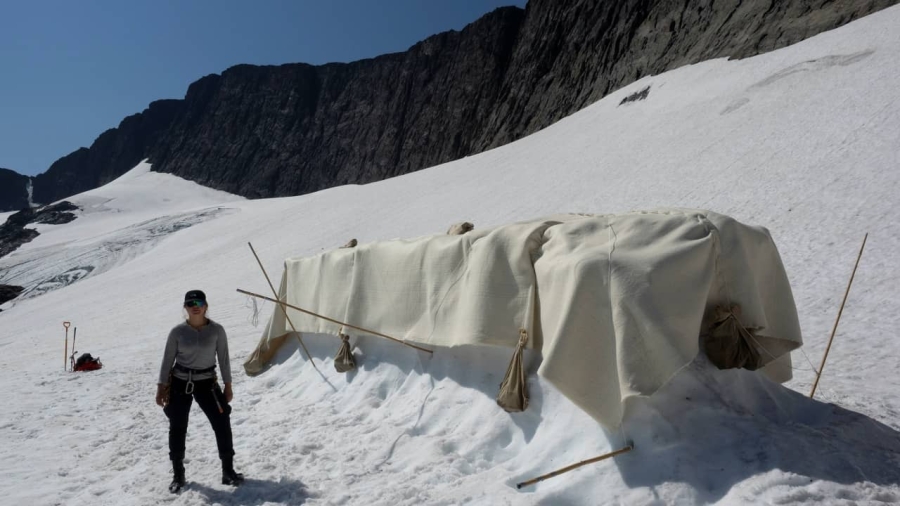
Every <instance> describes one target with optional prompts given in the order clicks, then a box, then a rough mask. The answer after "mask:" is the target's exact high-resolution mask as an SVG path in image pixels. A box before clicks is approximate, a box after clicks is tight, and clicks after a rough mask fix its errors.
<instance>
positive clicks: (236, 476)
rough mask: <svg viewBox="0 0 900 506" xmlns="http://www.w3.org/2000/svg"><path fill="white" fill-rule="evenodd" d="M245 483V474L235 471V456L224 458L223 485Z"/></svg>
mask: <svg viewBox="0 0 900 506" xmlns="http://www.w3.org/2000/svg"><path fill="white" fill-rule="evenodd" d="M241 483H244V475H243V474H241V473H237V472H235V471H234V457H225V458H223V459H222V485H234V486H238V485H240V484H241Z"/></svg>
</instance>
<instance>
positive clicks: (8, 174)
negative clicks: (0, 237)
mask: <svg viewBox="0 0 900 506" xmlns="http://www.w3.org/2000/svg"><path fill="white" fill-rule="evenodd" d="M28 180H29V177H28V176H23V175H22V174H19V173H18V172H15V171H12V170H9V169H3V168H0V212H7V211H15V210H16V209H24V208H26V207H28ZM0 225H2V223H0Z"/></svg>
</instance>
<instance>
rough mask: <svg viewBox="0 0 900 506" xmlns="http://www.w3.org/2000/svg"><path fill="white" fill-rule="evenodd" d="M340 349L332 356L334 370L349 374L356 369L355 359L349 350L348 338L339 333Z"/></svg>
mask: <svg viewBox="0 0 900 506" xmlns="http://www.w3.org/2000/svg"><path fill="white" fill-rule="evenodd" d="M340 336H341V348H340V349H339V350H338V352H337V355H335V356H334V370H335V371H337V372H349V371H352V370H353V369H356V358H355V357H354V356H353V351H352V350H351V348H350V336H348V335H347V334H344V333H343V332H341V334H340Z"/></svg>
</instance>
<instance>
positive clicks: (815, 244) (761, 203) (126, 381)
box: [0, 7, 900, 505]
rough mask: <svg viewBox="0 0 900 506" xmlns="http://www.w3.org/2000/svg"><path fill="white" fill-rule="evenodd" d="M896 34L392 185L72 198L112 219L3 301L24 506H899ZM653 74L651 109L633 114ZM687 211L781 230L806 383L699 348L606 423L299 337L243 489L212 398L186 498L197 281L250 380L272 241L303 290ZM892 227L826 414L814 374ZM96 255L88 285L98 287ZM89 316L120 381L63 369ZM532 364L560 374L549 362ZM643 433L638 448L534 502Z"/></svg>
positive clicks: (580, 118) (53, 257)
mask: <svg viewBox="0 0 900 506" xmlns="http://www.w3.org/2000/svg"><path fill="white" fill-rule="evenodd" d="M897 26H900V7H894V8H891V9H888V10H885V11H882V12H879V13H876V14H874V15H872V16H869V17H867V18H864V19H861V20H858V21H855V22H853V23H851V24H849V25H846V26H844V27H842V28H839V29H837V30H834V31H832V32H828V33H824V34H822V35H819V36H817V37H814V38H812V39H809V40H807V41H804V42H802V43H800V44H797V45H795V46H792V47H789V48H785V49H782V50H779V51H776V52H773V53H770V54H766V55H762V56H759V57H755V58H750V59H746V60H741V61H726V60H724V59H720V60H714V61H709V62H705V63H701V64H698V65H692V66H688V67H684V68H681V69H677V70H675V71H672V72H668V73H666V74H663V75H660V76H650V77H646V78H644V79H642V80H641V81H639V82H636V83H633V84H632V85H630V86H628V87H626V88H624V89H622V90H619V91H617V92H615V93H613V94H611V95H610V96H608V97H607V98H605V99H604V100H602V101H600V102H598V103H596V104H594V105H592V106H590V107H588V108H587V109H585V110H583V111H581V112H579V113H577V114H574V115H572V116H571V117H569V118H566V119H565V120H563V121H561V122H559V123H557V124H556V125H553V126H552V127H550V128H547V129H545V130H543V131H541V132H538V133H536V134H534V135H532V136H530V137H528V138H526V139H523V140H521V141H519V142H516V143H513V144H510V145H507V146H504V147H501V148H498V149H495V150H492V151H489V152H487V153H483V154H480V155H477V156H472V157H468V158H465V159H463V160H459V161H456V162H452V163H448V164H445V165H442V166H438V167H433V168H430V169H427V170H424V171H420V172H417V173H415V174H410V175H407V176H403V177H399V178H395V179H391V180H387V181H382V182H379V183H374V184H370V185H366V186H347V187H340V188H333V189H330V190H326V191H322V192H318V193H316V194H312V195H306V196H302V197H293V198H283V199H269V200H257V201H247V200H243V199H240V198H237V197H234V196H230V195H226V194H222V193H220V192H214V191H212V190H208V189H204V188H201V187H199V186H197V185H195V184H193V183H189V182H185V181H180V180H178V179H177V178H174V177H172V176H168V175H163V174H155V173H152V172H148V171H147V166H146V165H145V164H144V165H140V166H138V167H137V168H135V170H133V171H132V172H130V173H129V174H127V175H126V176H123V177H122V178H120V179H119V180H117V181H115V182H113V183H111V184H109V185H107V186H106V187H103V188H99V189H97V190H93V191H91V192H87V193H85V194H82V195H80V196H77V197H74V198H73V199H69V200H72V201H74V202H76V203H80V204H81V205H85V206H87V209H86V210H85V212H84V213H83V214H82V215H81V216H80V217H79V218H78V219H77V220H76V221H74V222H72V223H70V224H67V225H62V226H41V229H40V230H41V234H42V235H41V236H40V237H38V238H37V239H36V240H35V241H33V242H32V243H29V244H27V245H25V246H24V247H22V248H21V249H20V250H19V251H17V252H15V253H14V254H12V255H10V256H9V257H7V258H4V259H0V269H2V270H0V272H2V274H0V283H10V284H20V285H23V286H28V287H29V293H30V294H31V296H30V298H29V297H27V296H26V297H25V298H23V299H21V300H17V301H13V302H10V303H7V304H5V305H4V306H3V308H2V309H3V310H4V311H3V312H2V313H0V329H2V332H0V350H2V351H3V352H4V353H3V354H2V357H0V381H2V384H3V386H4V389H3V390H4V392H5V393H4V399H5V402H4V404H5V409H4V410H3V411H2V414H0V498H2V499H0V503H4V504H66V505H69V504H100V505H103V504H108V505H122V504H157V503H169V504H179V505H195V504H228V505H237V504H252V505H274V504H301V503H304V504H391V505H403V504H409V505H412V504H516V505H519V504H586V505H594V504H622V503H624V504H758V503H762V504H821V503H827V504H882V503H884V504H897V503H900V432H898V431H900V421H898V420H900V418H898V413H900V388H898V382H900V381H898V380H900V372H898V371H897V367H896V364H897V363H898V361H900V344H898V342H897V338H896V333H895V331H894V327H895V324H894V322H895V315H896V314H897V313H898V310H900V307H898V305H900V303H898V300H900V288H898V287H900V267H898V265H897V264H898V262H897V258H898V253H897V252H898V251H900V206H898V203H900V197H898V195H900V185H898V182H900V154H898V153H900V100H898V99H900V90H898V87H897V86H896V82H897V79H898V77H900V60H898V59H897V58H896V55H897V54H898V53H900V31H898V30H896V27H897ZM647 86H650V91H649V95H648V97H647V98H646V99H644V100H640V101H636V102H631V103H628V104H624V105H620V102H621V101H622V99H623V98H624V97H626V96H628V95H630V94H632V93H634V92H637V91H640V90H642V89H644V88H646V87H647ZM668 206H671V207H698V208H708V209H712V210H715V211H717V212H721V213H724V214H728V215H731V216H733V217H735V218H737V219H738V220H741V221H743V222H746V223H750V224H757V225H763V226H766V227H767V228H769V229H770V231H771V232H772V235H773V237H774V239H775V241H776V244H778V246H779V249H780V251H781V254H782V258H783V260H784V263H785V267H786V269H787V272H788V275H789V276H790V278H791V282H792V286H793V288H794V296H795V298H796V301H797V305H798V310H799V313H800V321H801V328H802V329H803V332H804V335H805V340H806V346H804V348H803V349H802V350H803V352H801V353H798V354H795V356H794V366H795V369H796V370H795V379H794V380H793V381H791V382H790V383H789V384H787V385H786V387H787V388H785V387H784V386H780V385H775V384H772V383H770V382H767V381H765V380H763V379H761V378H759V377H758V376H757V375H756V374H754V373H751V372H747V371H717V370H715V369H713V368H711V367H710V366H709V364H707V363H706V362H705V361H704V359H703V358H702V357H700V358H698V360H697V361H695V363H694V364H692V365H691V366H690V367H689V368H688V369H686V370H685V371H684V372H683V373H682V374H680V375H679V376H678V377H676V378H675V379H674V380H673V381H672V382H671V383H670V384H669V385H668V386H667V387H665V388H664V389H663V390H662V391H660V392H659V393H658V394H657V395H655V396H653V397H652V398H650V399H648V400H645V401H644V402H641V403H639V404H638V405H637V406H636V407H635V409H634V410H633V412H632V413H631V414H630V415H629V417H628V419H627V420H626V423H625V425H624V427H623V429H622V430H621V431H616V432H615V433H610V434H607V433H606V432H605V431H604V430H603V429H602V428H601V427H600V426H598V425H597V424H596V423H595V422H594V421H593V420H591V419H590V418H589V417H587V416H586V415H585V414H584V413H582V412H580V411H579V410H578V409H577V408H575V407H574V406H573V405H572V404H571V403H569V402H568V401H567V400H566V399H565V398H564V397H562V396H561V395H560V394H559V393H557V392H556V391H555V390H554V389H553V387H552V386H550V385H548V384H546V383H544V382H543V381H541V380H540V379H538V378H537V377H536V376H535V375H534V374H532V375H530V377H529V388H530V390H531V397H532V406H531V407H530V408H529V410H528V411H526V412H525V413H520V414H512V415H511V414H507V413H505V412H503V411H501V410H499V409H498V408H497V407H496V405H495V404H494V401H493V396H494V395H495V393H496V388H497V385H498V384H499V381H500V378H501V376H502V374H503V372H504V371H505V368H506V364H507V363H508V360H509V356H510V352H509V350H499V349H471V348H462V349H438V350H437V351H436V353H435V355H434V356H433V357H427V356H422V355H419V354H417V352H414V351H412V350H409V349H407V348H404V347H398V346H396V345H394V344H392V343H390V342H384V341H381V340H378V339H376V338H374V337H357V338H355V339H354V343H355V345H356V353H357V354H358V357H359V362H360V370H358V371H356V372H354V373H351V374H348V375H339V374H337V373H335V372H334V370H333V367H332V366H331V363H330V357H331V356H332V355H333V354H334V353H335V352H336V351H337V347H338V346H337V343H336V342H335V340H334V339H333V338H331V337H328V336H312V335H309V336H305V340H306V342H307V345H308V346H309V347H310V350H311V351H312V353H313V355H314V356H315V363H316V365H317V367H318V371H321V374H320V373H319V372H318V371H317V370H316V369H314V368H313V367H312V366H311V365H310V363H309V362H308V361H306V360H305V359H304V358H303V357H302V356H301V355H300V354H299V353H298V352H297V350H296V348H295V347H294V348H289V349H287V350H284V352H283V353H282V354H281V355H280V356H279V358H278V361H277V362H278V363H277V365H275V366H274V367H273V368H272V369H271V370H269V371H267V372H266V373H265V374H263V375H261V376H259V377H256V378H249V377H247V376H246V375H244V374H243V373H241V372H238V373H237V374H236V375H235V385H234V389H235V395H236V398H235V401H234V403H233V404H234V414H233V415H232V423H233V427H234V433H235V445H236V450H237V453H238V455H237V464H238V467H239V470H241V471H243V472H245V473H247V474H248V476H249V477H250V480H249V481H248V482H247V483H246V484H245V485H244V486H242V487H241V488H239V489H236V490H235V489H230V488H228V487H224V486H221V485H218V484H217V482H218V479H217V478H218V476H217V473H218V461H217V458H216V455H215V444H214V441H213V436H212V431H211V430H210V429H209V427H208V425H207V424H206V422H205V421H204V420H203V416H202V414H201V412H200V411H199V410H196V409H195V410H194V412H193V418H194V420H193V422H192V424H191V428H190V430H189V435H188V461H187V463H186V467H187V473H188V480H189V482H190V485H189V487H188V489H187V490H186V491H185V492H184V493H182V494H181V495H179V496H177V497H173V496H170V495H169V494H168V492H167V491H166V485H167V483H168V480H169V467H168V461H167V448H166V433H167V423H166V419H165V417H164V415H163V414H162V412H161V410H160V409H159V408H158V407H156V406H155V404H153V395H154V393H155V381H156V374H157V371H158V369H157V368H158V367H159V360H160V357H161V354H162V348H163V344H164V339H165V336H166V334H167V332H168V330H169V328H170V327H171V326H172V325H174V324H175V323H177V322H178V321H179V319H180V318H181V309H180V301H181V297H182V294H183V292H185V291H186V290H188V289H192V288H195V287H197V288H202V289H204V290H205V291H206V292H207V294H208V295H209V298H210V301H211V315H212V317H213V318H214V319H216V320H217V321H219V322H220V323H222V324H223V325H224V326H225V327H226V329H228V330H229V336H230V337H229V342H230V344H231V350H232V365H233V368H235V369H238V370H239V364H240V362H242V361H243V360H244V358H245V357H246V356H247V354H248V353H249V352H250V351H251V350H252V349H253V347H254V346H255V344H256V341H257V339H258V336H259V334H260V332H261V328H260V326H261V325H262V324H263V323H264V319H265V318H266V317H267V316H268V314H269V313H270V312H271V310H272V307H271V306H270V305H262V306H261V307H260V308H258V309H259V318H260V321H259V322H256V321H255V320H256V319H255V318H254V307H253V306H254V303H253V302H252V301H250V300H249V299H247V298H246V297H244V296H241V295H239V294H237V293H236V292H235V291H234V290H235V288H239V287H240V288H245V289H249V290H252V291H256V292H260V293H265V292H266V291H267V290H268V287H267V285H266V283H265V280H264V278H263V277H262V275H261V274H260V273H259V271H258V268H257V266H256V265H255V261H254V259H253V257H252V255H251V254H250V251H249V249H248V248H247V245H246V243H247V242H248V241H252V242H253V244H254V246H255V247H256V248H257V251H258V252H259V253H260V255H261V256H262V259H263V262H264V264H265V267H266V268H267V269H268V271H269V273H270V274H271V275H272V276H273V277H274V278H276V279H277V278H278V276H279V275H280V270H281V261H282V259H283V258H284V257H287V256H298V255H309V254H314V253H317V252H319V251H322V250H324V249H328V248H333V247H337V246H339V245H341V244H344V243H345V242H346V241H347V240H348V239H350V238H351V237H355V238H357V239H358V240H359V241H360V242H367V241H374V240H383V239H390V238H396V237H414V236H419V235H425V234H432V233H441V232H443V231H444V230H446V228H447V227H448V226H449V225H450V224H452V223H456V222H459V221H462V220H467V221H472V222H474V223H475V226H476V227H486V226H492V225H498V224H502V223H509V222H512V221H517V220H521V219H525V218H532V217H537V216H543V215H549V214H553V213H557V212H591V213H606V212H622V211H628V210H633V209H643V208H656V207H668ZM866 232H868V233H869V234H870V235H869V239H868V243H867V246H866V251H865V255H864V257H863V259H862V262H861V264H860V267H859V270H858V272H857V273H856V279H855V281H854V287H853V290H852V292H851V294H850V298H849V300H848V301H847V306H846V308H845V310H844V314H843V318H842V321H841V326H840V327H839V330H838V335H837V337H836V342H835V344H834V347H833V348H832V350H831V355H830V357H829V362H828V365H827V367H826V369H825V372H824V376H823V378H822V381H821V383H820V384H819V390H818V393H817V396H816V400H814V401H813V400H809V399H808V398H806V395H807V393H808V391H809V388H810V386H811V383H812V380H813V379H814V376H813V372H812V367H813V366H812V364H811V363H810V362H815V365H816V366H818V361H819V359H820V357H821V355H822V352H823V351H824V347H825V343H826V341H827V337H828V334H829V333H830V331H831V327H832V325H833V321H834V317H835V316H836V313H837V310H838V306H839V304H840V300H841V297H842V295H843V292H844V289H845V287H846V283H847V279H848V277H849V274H850V271H851V269H852V267H853V262H854V260H855V258H856V254H857V251H858V249H859V244H860V242H861V240H862V237H863V234H864V233H866ZM117 255H118V256H117ZM85 265H90V266H92V269H91V270H90V272H89V273H87V274H89V275H79V274H77V273H76V274H72V273H73V272H75V271H73V268H77V267H79V266H81V267H84V266H85ZM83 270H86V269H83ZM63 320H70V321H72V322H73V325H74V326H76V327H78V329H79V333H78V342H77V343H76V344H77V348H78V350H79V351H80V352H84V351H87V352H90V353H92V354H94V355H99V356H100V358H101V360H103V362H104V364H105V367H104V368H103V369H102V370H101V371H98V372H94V373H84V374H71V373H64V372H63V371H62V369H61V368H60V367H59V358H62V354H60V353H59V349H60V348H62V347H61V346H59V344H61V341H63V339H64V333H63V328H62V325H61V322H62V321H63ZM256 323H258V325H256ZM70 338H71V335H70ZM806 355H808V357H809V359H810V360H807V358H806ZM528 359H529V360H528V363H529V368H530V369H531V370H532V371H534V370H535V369H536V368H537V365H538V361H539V357H537V356H535V355H533V354H532V355H529V357H528ZM626 440H631V441H633V442H634V444H635V448H636V449H635V451H633V452H631V453H628V454H625V455H622V456H619V457H617V458H616V459H614V460H607V461H604V462H601V463H597V464H593V465H591V466H587V467H584V468H582V469H579V470H577V471H573V472H571V473H568V474H566V475H563V476H560V477H557V478H554V479H551V480H547V481H545V482H542V483H540V484H538V485H535V486H530V487H526V488H523V489H522V490H517V489H516V487H515V483H517V482H519V481H522V480H524V479H527V478H531V477H533V476H536V475H538V474H542V473H545V472H548V471H551V470H554V469H556V468H558V467H562V466H564V465H567V464H570V463H573V462H576V461H580V460H583V459H586V458H590V457H593V456H595V455H598V454H600V453H604V452H606V451H609V450H610V449H614V448H618V447H621V446H622V445H623V444H624V443H625V441H626ZM23 484H28V485H25V486H23Z"/></svg>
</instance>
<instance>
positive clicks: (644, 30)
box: [34, 0, 898, 202]
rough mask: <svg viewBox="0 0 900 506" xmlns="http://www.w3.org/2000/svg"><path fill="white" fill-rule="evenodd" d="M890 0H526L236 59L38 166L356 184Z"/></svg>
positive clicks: (233, 181)
mask: <svg viewBox="0 0 900 506" xmlns="http://www.w3.org/2000/svg"><path fill="white" fill-rule="evenodd" d="M897 1H898V0H772V1H769V2H746V1H742V0H719V1H713V0H678V1H676V0H635V1H629V2H598V1H595V0H531V1H530V2H529V3H528V6H527V8H526V9H525V10H522V9H518V8H515V7H507V8H501V9H497V10H495V11H494V12H492V13H490V14H488V15H486V16H484V17H482V18H481V19H479V20H477V21H476V22H474V23H472V24H470V25H469V26H467V27H466V28H465V29H463V30H461V31H459V32H455V31H451V32H446V33H442V34H439V35H435V36H433V37H429V38H428V39H426V40H424V41H422V42H420V43H418V44H416V45H414V46H413V47H411V48H410V49H409V50H408V51H406V52H403V53H396V54H389V55H384V56H380V57H377V58H373V59H368V60H361V61H358V62H353V63H348V64H328V65H322V66H310V65H304V64H289V65H281V66H267V67H259V66H250V65H238V66H236V67H232V68H230V69H228V70H226V71H225V72H223V73H222V74H221V75H215V74H214V75H210V76H206V77H204V78H202V79H200V80H199V81H197V82H195V83H193V84H192V85H191V86H190V87H189V89H188V92H187V95H186V96H185V99H184V100H166V101H159V102H154V103H153V104H151V105H150V107H149V108H148V109H147V110H146V111H144V112H143V113H141V114H137V115H134V116H131V117H129V118H126V119H125V120H124V121H123V122H122V124H121V125H119V127H118V128H116V129H112V130H109V131H107V132H105V133H104V134H103V135H101V136H100V137H99V138H98V139H97V141H95V142H94V144H93V145H92V146H91V148H90V149H84V148H83V149H81V150H78V151H76V152H74V153H72V154H70V155H69V156H67V157H65V158H62V159H60V160H59V161H57V162H56V163H54V164H53V166H52V167H51V168H50V169H49V170H48V171H47V172H46V173H45V174H42V175H40V176H38V177H37V178H35V192H34V200H35V201H38V202H50V201H53V200H57V199H59V198H63V197H65V196H67V195H71V194H73V193H76V192H80V191H84V190H87V189H90V188H93V187H96V186H98V185H100V184H104V183H105V182H108V181H109V180H111V179H113V178H115V177H117V176H118V175H120V174H122V173H123V172H125V171H126V170H128V169H130V168H131V167H133V166H134V165H135V164H136V163H138V162H139V161H140V160H141V159H143V158H149V159H150V161H151V162H152V163H153V170H155V171H161V172H170V173H173V174H176V175H179V176H181V177H184V178H187V179H191V180H194V181H197V182H199V183H201V184H203V185H206V186H209V187H213V188H217V189H222V190H226V191H229V192H232V193H237V194H240V195H244V196H247V197H271V196H285V195H297V194H303V193H308V192H312V191H316V190H320V189H323V188H328V187H331V186H336V185H341V184H348V183H367V182H372V181H377V180H380V179H384V178H387V177H392V176H396V175H399V174H404V173H407V172H412V171H415V170H418V169H422V168H425V167H429V166H433V165H436V164H439V163H443V162H447V161H450V160H454V159H457V158H460V157H463V156H467V155H470V154H474V153H478V152H481V151H484V150H486V149H490V148H492V147H496V146H500V145H502V144H506V143H508V142H511V141H514V140H516V139H519V138H521V137H523V136H525V135H528V134H530V133H533V132H535V131H537V130H539V129H541V128H544V127H546V126H548V125H550V124H552V123H553V122H555V121H557V120H559V119H561V118H563V117H565V116H567V115H569V114H571V113H573V112H575V111H577V110H579V109H581V108H583V107H584V106H586V105H588V104H590V103H592V102H594V101H596V100H598V99H600V98H602V97H604V96H605V95H607V94H609V93H610V92H612V91H614V90H616V89H618V88H621V87H622V86H625V85H627V84H629V83H631V82H633V81H635V80H636V79H639V78H641V77H643V76H646V75H650V74H658V73H661V72H665V71H666V70H670V69H673V68H676V67H679V66H682V65H685V64H689V63H694V62H699V61H702V60H706V59H709V58H714V57H723V56H731V57H735V58H743V57H747V56H752V55H755V54H759V53H762V52H765V51H770V50H773V49H777V48H780V47H783V46H786V45H789V44H792V43H795V42H798V41H800V40H802V39H804V38H807V37H810V36H812V35H815V34H817V33H820V32H823V31H825V30H829V29H832V28H836V27H838V26H840V25H842V24H845V23H847V22H849V21H852V20H854V19H857V18H859V17H861V16H864V15H866V14H869V13H872V12H874V11H877V10H879V9H882V8H884V7H887V6H890V5H893V4H895V3H896V2H897Z"/></svg>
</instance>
